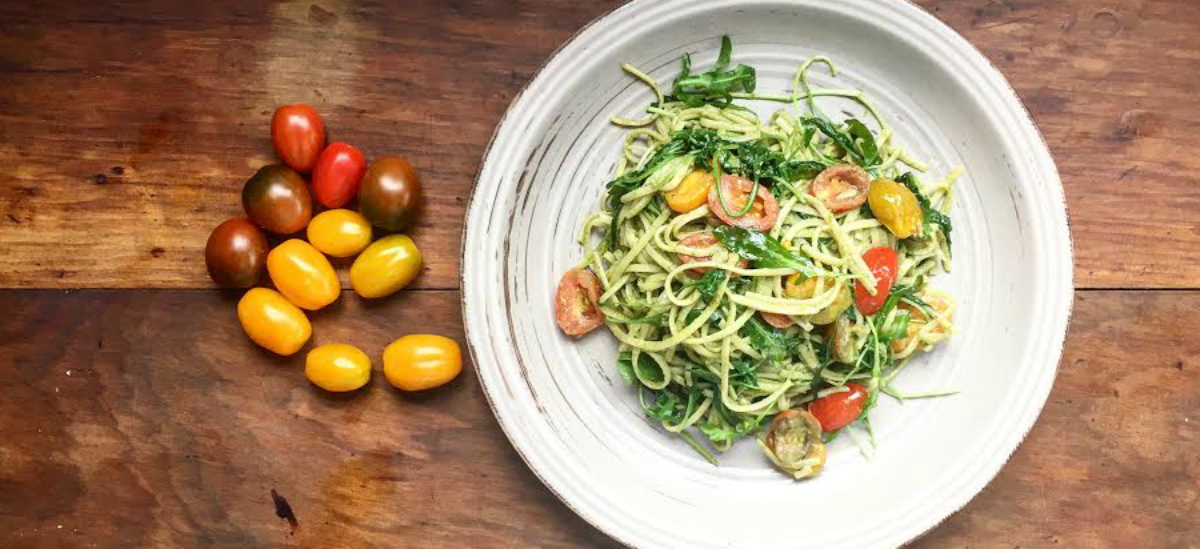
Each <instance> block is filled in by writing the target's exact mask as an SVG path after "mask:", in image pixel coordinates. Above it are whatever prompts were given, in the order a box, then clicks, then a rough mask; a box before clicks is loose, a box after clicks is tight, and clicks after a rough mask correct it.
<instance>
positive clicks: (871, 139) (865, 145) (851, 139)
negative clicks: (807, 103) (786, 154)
mask: <svg viewBox="0 0 1200 549" xmlns="http://www.w3.org/2000/svg"><path fill="white" fill-rule="evenodd" d="M804 123H806V124H812V125H813V126H816V128H817V129H818V130H821V133H823V134H825V136H826V137H828V138H830V139H832V140H833V142H834V143H837V144H838V146H839V147H841V148H843V149H845V150H846V151H848V152H849V153H850V154H851V155H853V156H855V157H857V158H858V159H859V161H860V162H862V165H863V166H871V165H874V164H878V163H879V147H878V145H877V144H876V143H875V136H874V135H873V134H872V133H871V130H870V129H868V128H867V127H866V126H865V125H864V124H863V123H862V122H859V121H858V120H857V119H854V118H851V119H849V120H847V121H846V125H847V131H848V132H849V133H842V132H841V131H839V130H838V129H837V127H835V126H834V125H833V122H830V121H829V120H826V119H824V118H819V117H812V118H805V119H804ZM856 139H857V140H862V144H861V145H859V144H858V143H856V141H855V140H856Z"/></svg>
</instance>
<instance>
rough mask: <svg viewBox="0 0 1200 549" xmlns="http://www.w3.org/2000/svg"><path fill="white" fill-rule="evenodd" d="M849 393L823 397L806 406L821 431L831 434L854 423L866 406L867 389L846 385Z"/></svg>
mask: <svg viewBox="0 0 1200 549" xmlns="http://www.w3.org/2000/svg"><path fill="white" fill-rule="evenodd" d="M846 388H848V389H850V390H849V391H843V392H840V393H833V394H830V395H825V396H823V397H821V398H818V399H817V400H814V401H812V403H811V404H809V405H808V411H809V413H811V414H812V415H813V417H815V418H817V421H819V422H821V429H823V430H824V431H825V432H826V433H831V432H833V431H836V430H838V429H841V428H842V427H845V426H847V425H850V424H851V423H854V420H856V419H858V416H859V415H860V414H862V411H863V407H865V406H866V405H867V388H866V387H863V386H862V384H859V383H847V384H846Z"/></svg>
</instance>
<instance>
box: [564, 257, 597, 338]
mask: <svg viewBox="0 0 1200 549" xmlns="http://www.w3.org/2000/svg"><path fill="white" fill-rule="evenodd" d="M554 318H555V320H556V321H557V322H558V327H559V329H561V330H562V331H563V333H564V334H567V335H569V336H572V337H579V336H581V335H583V334H586V333H588V332H590V331H592V330H595V329H596V328H599V327H600V325H601V324H604V313H603V312H602V311H601V310H600V281H599V280H597V279H596V275H594V274H592V272H591V271H589V270H587V269H571V270H569V271H567V272H566V274H564V275H563V277H562V280H560V281H559V282H558V290H557V291H556V292H555V293H554Z"/></svg>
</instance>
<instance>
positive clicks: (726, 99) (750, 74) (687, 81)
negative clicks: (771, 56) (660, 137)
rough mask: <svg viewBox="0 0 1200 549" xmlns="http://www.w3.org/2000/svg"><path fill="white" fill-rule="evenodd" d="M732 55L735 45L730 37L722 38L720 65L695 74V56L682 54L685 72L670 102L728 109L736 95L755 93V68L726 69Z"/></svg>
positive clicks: (719, 56)
mask: <svg viewBox="0 0 1200 549" xmlns="http://www.w3.org/2000/svg"><path fill="white" fill-rule="evenodd" d="M732 55H733V42H731V41H730V40H729V37H728V36H722V37H721V52H720V53H719V54H718V55H717V64H716V65H713V67H712V68H711V69H709V70H708V71H706V72H703V73H699V74H692V56H691V55H690V54H686V53H685V54H683V59H682V61H681V63H682V65H683V71H682V72H681V73H680V74H679V77H678V78H676V79H675V84H674V86H672V88H671V95H670V96H668V97H667V100H668V101H681V102H683V103H685V104H687V106H689V107H699V106H701V105H704V104H712V105H715V106H717V107H725V106H727V105H729V104H730V103H732V102H733V92H735V91H745V92H753V91H754V88H755V86H756V84H757V78H756V76H755V73H754V67H750V66H748V65H742V64H738V66H736V67H734V68H732V69H730V70H725V69H726V68H727V67H728V66H729V61H730V58H731V57H732Z"/></svg>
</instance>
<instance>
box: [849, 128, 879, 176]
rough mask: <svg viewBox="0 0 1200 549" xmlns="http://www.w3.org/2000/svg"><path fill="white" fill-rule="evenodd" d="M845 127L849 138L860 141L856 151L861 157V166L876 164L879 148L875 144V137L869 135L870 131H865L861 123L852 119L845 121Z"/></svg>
mask: <svg viewBox="0 0 1200 549" xmlns="http://www.w3.org/2000/svg"><path fill="white" fill-rule="evenodd" d="M846 125H847V126H848V130H849V132H850V136H851V137H853V138H854V139H857V140H860V141H861V143H859V144H858V151H859V154H861V155H862V158H863V164H865V165H868V166H869V165H872V164H878V163H879V147H878V146H877V145H876V144H875V135H874V134H872V133H871V130H869V129H867V127H866V126H865V125H863V123H862V122H859V121H858V120H857V119H854V118H851V119H849V120H847V121H846Z"/></svg>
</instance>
